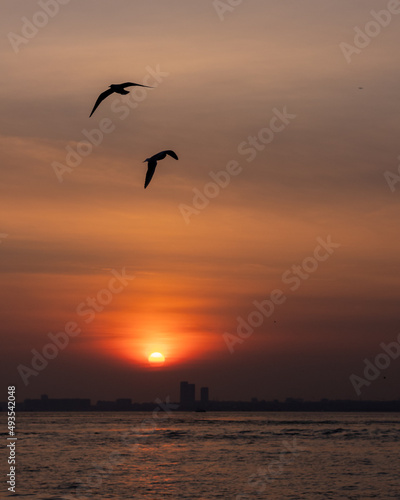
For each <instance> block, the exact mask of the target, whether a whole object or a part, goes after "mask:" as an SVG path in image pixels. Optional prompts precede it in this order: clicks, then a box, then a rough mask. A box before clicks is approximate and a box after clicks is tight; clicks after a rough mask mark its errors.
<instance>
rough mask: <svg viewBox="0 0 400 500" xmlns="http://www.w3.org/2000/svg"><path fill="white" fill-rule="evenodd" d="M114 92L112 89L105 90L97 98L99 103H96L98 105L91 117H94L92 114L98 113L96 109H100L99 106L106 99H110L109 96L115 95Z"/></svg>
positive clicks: (95, 106)
mask: <svg viewBox="0 0 400 500" xmlns="http://www.w3.org/2000/svg"><path fill="white" fill-rule="evenodd" d="M113 93H114V91H113V90H112V89H107V90H105V91H104V92H103V93H102V94H100V95H99V97H98V98H97V101H96V104H95V105H94V108H93V109H92V112H91V113H90V116H92V114H93V113H94V112H95V111H96V109H97V108H98V106H99V104H100V103H101V102H102V101H104V99H105V98H106V97H108V96H109V95H111V94H113ZM90 116H89V118H90Z"/></svg>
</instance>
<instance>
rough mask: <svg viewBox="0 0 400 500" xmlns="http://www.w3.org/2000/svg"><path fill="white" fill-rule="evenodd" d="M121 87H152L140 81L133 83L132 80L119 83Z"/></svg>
mask: <svg viewBox="0 0 400 500" xmlns="http://www.w3.org/2000/svg"><path fill="white" fill-rule="evenodd" d="M121 87H123V88H124V87H147V88H148V89H152V88H153V87H149V86H148V85H142V84H140V83H133V82H125V83H121Z"/></svg>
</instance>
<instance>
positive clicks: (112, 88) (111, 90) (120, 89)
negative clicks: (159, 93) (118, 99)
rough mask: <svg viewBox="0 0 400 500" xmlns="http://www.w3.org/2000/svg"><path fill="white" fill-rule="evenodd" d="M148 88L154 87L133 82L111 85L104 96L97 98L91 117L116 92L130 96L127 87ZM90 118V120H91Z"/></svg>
mask: <svg viewBox="0 0 400 500" xmlns="http://www.w3.org/2000/svg"><path fill="white" fill-rule="evenodd" d="M134 86H135V87H147V88H148V89H152V88H153V87H149V86H148V85H141V84H140V83H132V82H126V83H113V84H112V85H110V88H108V89H107V90H105V91H104V92H103V93H102V94H100V95H99V97H98V98H97V101H96V104H95V105H94V108H93V109H92V112H91V113H90V116H92V114H93V113H94V112H95V111H96V109H97V107H98V106H99V104H100V103H101V102H102V101H104V99H105V98H106V97H108V96H109V95H111V94H113V93H114V92H115V93H116V94H121V95H126V94H129V90H125V87H134ZM90 116H89V118H90Z"/></svg>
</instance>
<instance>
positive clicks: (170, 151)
mask: <svg viewBox="0 0 400 500" xmlns="http://www.w3.org/2000/svg"><path fill="white" fill-rule="evenodd" d="M164 153H165V154H166V155H169V156H172V158H175V160H178V155H177V154H176V153H175V151H172V150H171V149H168V151H164Z"/></svg>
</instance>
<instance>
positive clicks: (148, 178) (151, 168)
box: [144, 161, 157, 189]
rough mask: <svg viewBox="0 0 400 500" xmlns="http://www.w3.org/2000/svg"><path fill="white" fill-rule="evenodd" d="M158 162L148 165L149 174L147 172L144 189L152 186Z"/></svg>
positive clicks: (151, 162) (150, 162)
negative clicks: (151, 182)
mask: <svg viewBox="0 0 400 500" xmlns="http://www.w3.org/2000/svg"><path fill="white" fill-rule="evenodd" d="M156 166H157V162H156V161H154V162H153V161H149V162H148V164H147V172H146V180H145V181H144V188H145V189H146V188H147V186H148V185H149V184H150V181H151V179H152V178H153V175H154V172H155V171H156Z"/></svg>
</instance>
